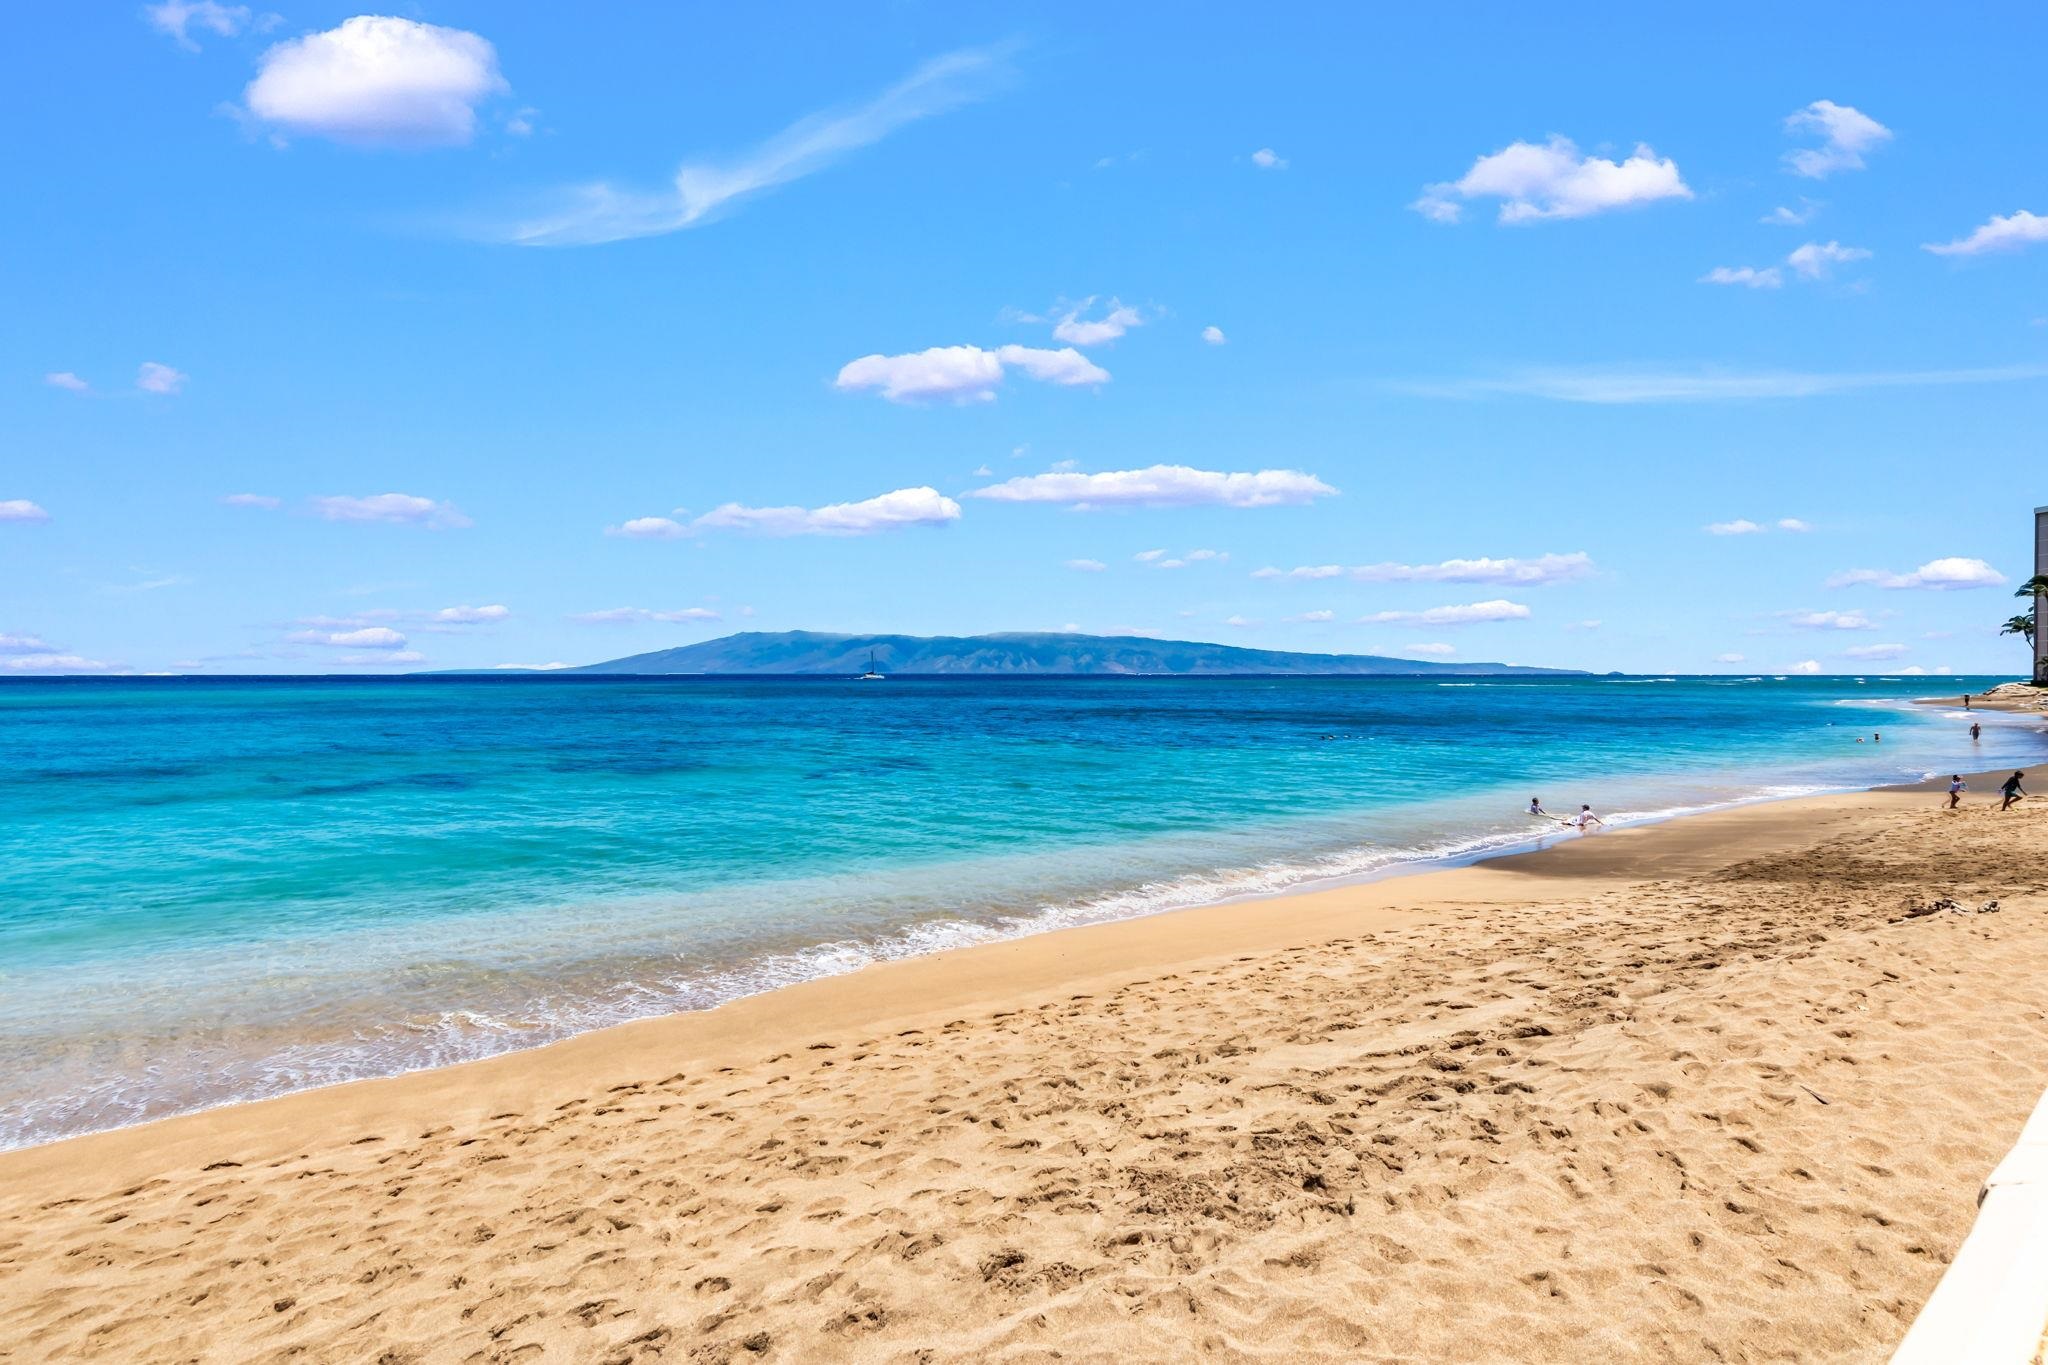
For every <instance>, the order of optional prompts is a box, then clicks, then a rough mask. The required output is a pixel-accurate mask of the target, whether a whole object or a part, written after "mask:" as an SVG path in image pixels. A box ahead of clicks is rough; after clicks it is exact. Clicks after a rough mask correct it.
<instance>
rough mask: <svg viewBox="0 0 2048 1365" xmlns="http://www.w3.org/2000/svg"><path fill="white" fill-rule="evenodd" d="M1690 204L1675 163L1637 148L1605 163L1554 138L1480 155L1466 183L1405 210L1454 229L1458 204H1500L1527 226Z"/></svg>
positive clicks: (1429, 191)
mask: <svg viewBox="0 0 2048 1365" xmlns="http://www.w3.org/2000/svg"><path fill="white" fill-rule="evenodd" d="M1690 198H1692V190H1691V188H1690V187H1689V186H1687V185H1686V183H1685V181H1684V179H1683V178H1681V177H1680V175H1679V173H1678V163H1677V162H1675V161H1672V160H1670V159H1669V158H1664V159H1661V160H1660V159H1659V158H1658V156H1657V154H1656V153H1655V152H1653V151H1651V150H1650V149H1649V147H1647V146H1644V145H1640V144H1639V145H1638V146H1637V147H1636V149H1635V152H1634V154H1632V155H1631V156H1630V157H1629V158H1628V159H1627V160H1626V161H1606V160H1602V159H1601V158H1599V157H1596V156H1581V155H1580V154H1579V149H1578V146H1577V144H1575V143H1574V142H1572V140H1571V139H1570V138H1565V137H1553V138H1552V139H1550V141H1549V142H1547V143H1545V144H1544V145H1542V146H1540V147H1539V146H1537V145H1536V144H1535V143H1532V142H1515V143H1510V144H1509V145H1508V146H1507V147H1505V148H1503V149H1501V150H1500V151H1498V152H1494V153H1493V154H1492V155H1490V156H1482V157H1480V158H1479V159H1478V160H1477V161H1475V162H1473V163H1472V169H1471V170H1469V171H1467V172H1465V174H1464V176H1463V178H1461V179H1458V180H1454V181H1448V182H1445V183H1443V184H1439V185H1429V186H1426V187H1425V188H1424V189H1423V191H1422V197H1421V198H1420V199H1418V200H1416V201H1415V202H1414V203H1413V204H1412V205H1410V206H1409V207H1411V208H1413V209H1414V210H1415V211H1416V212H1418V213H1420V214H1421V215H1422V216H1423V217H1425V218H1427V219H1429V220H1430V221H1431V222H1433V223H1455V222H1457V221H1458V219H1459V218H1460V217H1461V216H1462V214H1463V207H1462V204H1461V202H1460V201H1469V200H1476V199H1498V200H1500V201H1501V206H1500V215H1499V216H1500V221H1501V222H1503V223H1531V222H1536V221H1538V220H1540V219H1546V218H1585V217H1589V216H1591V215H1593V214H1596V213H1606V212H1608V211H1610V210H1613V209H1626V208H1637V207H1640V206H1641V205H1644V204H1651V203H1655V202H1656V201H1658V200H1660V199H1690Z"/></svg>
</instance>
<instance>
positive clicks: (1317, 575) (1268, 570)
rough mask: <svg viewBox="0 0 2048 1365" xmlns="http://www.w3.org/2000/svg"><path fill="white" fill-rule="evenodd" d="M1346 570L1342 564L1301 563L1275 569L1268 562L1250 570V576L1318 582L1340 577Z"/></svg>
mask: <svg viewBox="0 0 2048 1365" xmlns="http://www.w3.org/2000/svg"><path fill="white" fill-rule="evenodd" d="M1346 572H1347V570H1346V569H1345V568H1344V566H1343V565H1342V564H1303V565H1301V566H1300V567H1298V568H1293V569H1276V568H1274V567H1273V566H1272V565H1270V564H1269V565H1267V566H1266V567H1265V568H1263V569H1254V570H1252V577H1253V578H1265V579H1273V578H1293V579H1300V580H1302V581H1304V582H1318V581H1320V580H1322V579H1325V578H1342V577H1343V576H1344V575H1345V573H1346Z"/></svg>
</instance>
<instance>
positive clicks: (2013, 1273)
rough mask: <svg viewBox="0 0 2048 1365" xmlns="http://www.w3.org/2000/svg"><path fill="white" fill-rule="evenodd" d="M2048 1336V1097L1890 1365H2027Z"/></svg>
mask: <svg viewBox="0 0 2048 1365" xmlns="http://www.w3.org/2000/svg"><path fill="white" fill-rule="evenodd" d="M2043 1333H2048V1095H2043V1096H2042V1097H2041V1102H2040V1103H2039V1104H2037V1105H2035V1106H2034V1112H2033V1115H2032V1117H2030V1118H2028V1120H2027V1123H2026V1127H2024V1128H2022V1129H2021V1130H2020V1140H2019V1141H2018V1142H2017V1143H2015V1144H2014V1145H2013V1149H2012V1150H2011V1151H2010V1152H2008V1153H2006V1156H2005V1160H2003V1161H2001V1162H1999V1163H1998V1166H1997V1168H1996V1169H1995V1170H1993V1171H1992V1172H1991V1174H1990V1176H1988V1177H1987V1178H1986V1179H1985V1181H1984V1190H1983V1193H1982V1194H1981V1195H1980V1196H1979V1198H1978V1207H1977V1221H1976V1223H1975V1224H1974V1225H1973V1226H1972V1227H1971V1228H1970V1235H1969V1236H1968V1237H1966V1238H1965V1239H1964V1240H1963V1245H1962V1248H1961V1249H1960V1250H1959V1251H1957V1252H1956V1258H1955V1260H1954V1261H1952V1262H1951V1263H1950V1264H1949V1268H1948V1272H1947V1273H1946V1274H1944V1275H1943V1276H1942V1277H1941V1283H1940V1284H1938V1285H1936V1286H1935V1287H1934V1293H1933V1295H1932V1296H1931V1297H1930V1298H1929V1299H1928V1300H1927V1303H1926V1305H1925V1306H1924V1307H1922V1308H1921V1310H1920V1315H1919V1316H1918V1317H1916V1318H1915V1319H1913V1326H1912V1327H1911V1329H1909V1330H1908V1331H1907V1333H1906V1339H1905V1340H1904V1341H1902V1342H1900V1343H1899V1349H1898V1350H1897V1351H1895V1352H1893V1353H1892V1365H2028V1362H2029V1361H2031V1360H2033V1359H2034V1355H2035V1352H2037V1351H2039V1350H2040V1349H2041V1338H2042V1335H2043Z"/></svg>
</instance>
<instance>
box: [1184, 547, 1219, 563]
mask: <svg viewBox="0 0 2048 1365" xmlns="http://www.w3.org/2000/svg"><path fill="white" fill-rule="evenodd" d="M1181 558H1183V559H1185V560H1187V562H1188V563H1190V564H1200V563H1201V562H1202V561H1204V560H1208V559H1213V560H1215V561H1216V562H1217V563H1218V564H1222V563H1225V562H1227V561H1228V560H1229V559H1230V551H1228V550H1189V551H1188V552H1187V553H1186V554H1185V555H1183V556H1181Z"/></svg>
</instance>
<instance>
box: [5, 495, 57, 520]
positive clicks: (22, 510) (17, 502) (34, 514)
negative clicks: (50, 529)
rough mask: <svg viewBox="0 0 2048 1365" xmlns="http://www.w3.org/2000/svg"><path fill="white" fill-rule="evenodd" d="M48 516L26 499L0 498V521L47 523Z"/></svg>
mask: <svg viewBox="0 0 2048 1365" xmlns="http://www.w3.org/2000/svg"><path fill="white" fill-rule="evenodd" d="M49 519H50V514H49V513H48V512H45V511H44V510H43V509H42V508H41V507H39V506H37V505H36V504H35V503H32V502H30V501H29V500H28V499H27V498H0V521H48V520H49Z"/></svg>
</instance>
